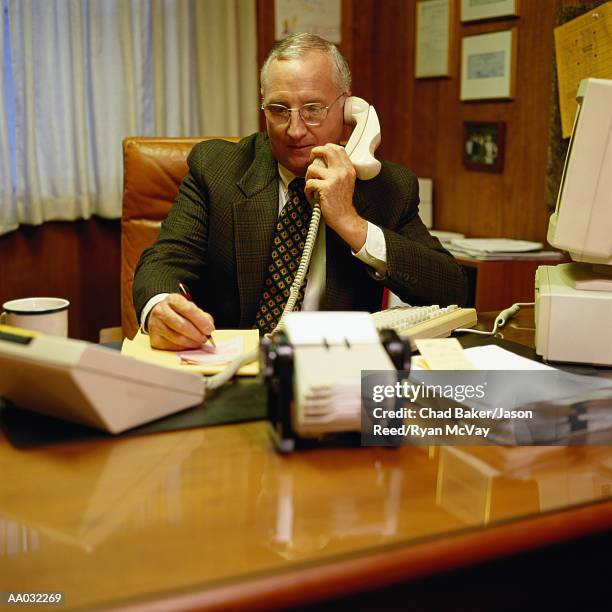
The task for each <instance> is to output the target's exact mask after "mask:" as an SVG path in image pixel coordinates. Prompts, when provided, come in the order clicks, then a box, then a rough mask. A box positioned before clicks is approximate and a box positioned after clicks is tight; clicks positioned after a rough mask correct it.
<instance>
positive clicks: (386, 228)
mask: <svg viewBox="0 0 612 612" xmlns="http://www.w3.org/2000/svg"><path fill="white" fill-rule="evenodd" d="M350 78H351V76H350V71H349V69H348V65H347V63H346V60H345V59H344V57H342V55H341V54H340V52H339V51H338V50H337V49H336V47H335V46H334V45H332V44H331V43H329V42H327V41H325V40H323V39H321V38H319V37H317V36H314V35H311V34H297V35H293V36H290V37H288V38H286V39H284V40H283V41H281V42H280V43H277V45H276V46H275V47H274V48H273V49H272V51H271V52H270V54H269V55H268V58H267V59H266V61H265V63H264V66H263V67H262V70H261V75H260V80H261V94H262V99H263V103H262V109H263V110H264V112H265V116H266V125H267V134H262V133H260V134H253V135H252V136H248V137H247V138H244V139H242V140H241V141H240V142H239V143H237V144H233V143H228V142H226V141H214V140H213V141H206V142H203V143H200V144H199V145H197V146H196V147H194V149H193V151H192V152H191V154H190V155H189V159H188V164H189V173H188V174H187V176H186V178H185V179H184V181H183V183H182V185H181V187H180V190H179V195H178V197H177V199H176V201H175V204H174V206H173V207H172V209H171V211H170V213H169V215H168V218H167V219H166V220H165V221H164V223H163V224H162V228H161V231H160V235H159V238H158V240H157V242H156V243H155V244H154V245H153V246H152V247H151V248H149V249H147V250H146V251H145V252H144V253H143V255H142V258H141V260H140V262H139V264H138V267H137V269H136V274H135V278H134V303H135V306H136V312H137V313H138V316H139V317H140V321H141V323H142V324H143V325H146V329H147V330H148V333H149V334H150V336H151V344H152V346H154V347H157V348H164V349H178V348H191V347H197V346H200V345H201V344H202V342H205V341H206V339H207V337H208V336H209V335H210V333H211V332H212V331H213V330H214V329H215V326H218V327H219V328H236V327H242V328H250V327H257V328H259V329H260V331H261V332H267V331H270V330H271V329H273V327H274V325H275V323H276V322H277V320H278V315H279V314H280V312H281V311H282V307H283V306H284V303H285V302H286V292H287V285H288V284H290V282H291V279H292V278H293V276H294V275H295V267H296V263H295V262H294V261H293V260H292V259H291V257H290V256H289V255H288V252H291V253H293V252H294V251H296V250H297V251H299V252H301V247H302V245H303V241H304V237H305V230H306V229H307V223H308V221H307V218H308V217H309V216H310V213H311V208H310V205H308V202H307V201H306V200H305V199H304V193H303V191H302V189H303V187H301V186H300V185H299V180H298V181H294V180H293V179H294V178H295V177H304V178H305V181H306V182H305V194H306V196H308V197H309V198H312V197H313V195H314V193H315V192H316V193H318V196H319V200H320V206H321V212H322V218H323V220H324V223H321V226H322V227H321V229H320V231H319V234H318V237H317V242H316V245H315V249H314V255H313V259H312V264H311V266H310V269H309V273H308V278H307V282H306V287H305V290H304V292H303V304H302V305H301V307H302V308H303V309H320V310H368V311H376V310H379V309H380V305H381V299H382V293H383V288H384V287H388V288H389V289H390V290H392V291H393V292H395V293H397V294H398V295H399V296H400V297H401V298H402V299H403V300H404V301H406V302H408V303H411V304H440V305H447V304H463V303H464V302H465V297H466V291H467V283H466V279H465V275H464V272H463V269H462V268H461V266H459V265H458V264H457V263H456V262H455V261H454V259H453V258H452V256H451V255H450V254H449V253H448V252H446V251H445V250H444V249H443V248H442V246H441V245H440V243H439V242H438V241H437V240H436V239H434V238H432V237H431V236H430V235H429V233H428V232H427V229H426V228H425V226H424V225H423V224H422V222H421V220H420V219H419V217H418V183H417V180H416V177H415V176H414V174H413V173H411V172H410V171H408V170H406V169H405V168H402V167H400V166H397V165H395V164H391V163H387V162H383V165H382V171H381V173H380V174H379V175H378V176H377V177H376V178H374V179H372V180H369V181H360V180H356V174H355V170H354V168H353V165H352V164H351V161H350V159H349V157H348V155H347V153H346V151H345V150H344V148H343V147H341V146H340V145H339V144H338V143H339V142H340V139H341V136H342V131H343V112H344V111H343V109H344V103H345V101H346V99H347V97H348V96H350ZM317 158H318V159H320V160H322V161H323V162H324V163H320V164H314V165H311V164H312V161H313V160H314V159H317ZM290 206H292V207H294V208H291V213H289V212H287V211H288V210H289V208H290ZM302 217H303V220H302ZM291 219H293V220H294V221H295V223H294V224H293V225H291V227H290V226H289V224H290V223H293V222H292V221H291ZM296 223H297V226H296V225H295V224H296ZM287 235H289V241H290V242H289V246H288V247H286V246H285V243H284V242H283V240H284V239H285V238H286V237H287ZM292 239H295V240H294V241H293V242H291V240H292ZM298 258H299V253H298ZM284 263H287V265H286V266H284ZM179 282H181V283H185V284H186V285H188V286H189V287H191V289H192V291H193V296H194V298H195V302H192V301H190V300H188V299H186V298H185V297H184V296H182V295H180V294H179V293H178V292H177V286H178V283H179ZM300 297H302V296H300Z"/></svg>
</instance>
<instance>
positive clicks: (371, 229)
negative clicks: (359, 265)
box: [351, 221, 387, 276]
mask: <svg viewBox="0 0 612 612" xmlns="http://www.w3.org/2000/svg"><path fill="white" fill-rule="evenodd" d="M367 223H368V233H367V236H366V241H365V244H364V245H363V246H362V247H361V249H359V251H357V253H355V251H351V253H353V255H354V256H355V257H357V259H359V260H360V261H363V263H365V264H367V265H368V266H370V267H371V268H374V270H375V271H376V272H377V274H378V275H380V276H385V274H386V273H387V243H386V242H385V235H384V234H383V231H382V230H381V229H380V227H378V225H374V224H373V223H370V222H369V221H368V222H367Z"/></svg>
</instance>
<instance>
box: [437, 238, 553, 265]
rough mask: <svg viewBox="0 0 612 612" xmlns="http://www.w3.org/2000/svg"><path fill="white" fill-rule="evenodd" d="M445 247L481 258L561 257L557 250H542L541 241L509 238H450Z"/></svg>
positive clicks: (451, 250)
mask: <svg viewBox="0 0 612 612" xmlns="http://www.w3.org/2000/svg"><path fill="white" fill-rule="evenodd" d="M446 248H447V249H448V250H449V251H450V252H451V253H453V255H456V256H458V257H461V256H464V257H465V256H468V257H473V258H476V259H482V260H504V259H559V260H561V259H563V254H562V253H560V252H559V251H543V250H542V243H541V242H531V241H529V240H513V239H511V238H460V239H455V240H451V241H450V242H449V243H448V244H447V245H446Z"/></svg>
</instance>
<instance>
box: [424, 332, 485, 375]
mask: <svg viewBox="0 0 612 612" xmlns="http://www.w3.org/2000/svg"><path fill="white" fill-rule="evenodd" d="M414 343H415V344H416V347H417V348H418V349H419V352H420V353H421V357H422V358H423V359H424V360H425V362H426V365H427V369H429V370H475V369H476V367H475V366H474V364H473V363H472V362H471V361H470V359H469V358H468V357H467V356H466V354H465V351H464V350H463V348H462V347H461V344H459V340H457V338H432V339H425V338H421V339H415V341H414ZM423 365H424V364H423Z"/></svg>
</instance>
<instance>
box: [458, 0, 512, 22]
mask: <svg viewBox="0 0 612 612" xmlns="http://www.w3.org/2000/svg"><path fill="white" fill-rule="evenodd" d="M518 11H519V0H461V21H464V22H465V21H480V20H481V19H496V18H497V17H515V16H517V15H518V14H519V12H518Z"/></svg>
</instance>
